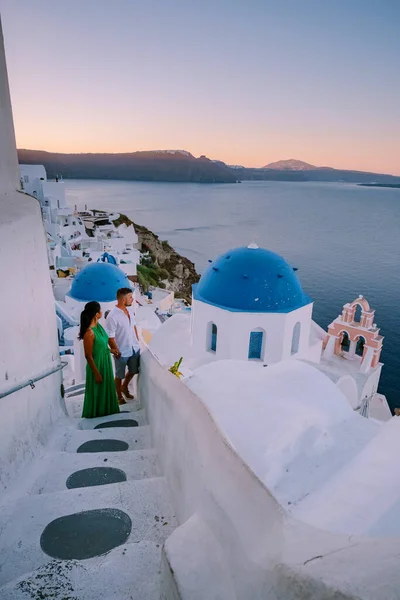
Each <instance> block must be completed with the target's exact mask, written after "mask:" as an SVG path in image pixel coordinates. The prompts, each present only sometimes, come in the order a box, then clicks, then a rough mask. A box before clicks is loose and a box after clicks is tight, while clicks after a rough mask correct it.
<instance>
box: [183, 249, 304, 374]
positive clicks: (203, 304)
mask: <svg viewBox="0 0 400 600" xmlns="http://www.w3.org/2000/svg"><path fill="white" fill-rule="evenodd" d="M312 308H313V302H312V300H311V298H309V296H307V295H306V294H305V293H304V292H303V290H302V287H301V284H300V281H299V279H298V277H297V275H296V270H295V269H294V268H293V267H292V266H291V265H290V264H289V263H288V262H286V260H285V259H283V258H282V257H281V256H279V255H278V254H275V253H274V252H270V251H269V250H265V249H263V248H259V247H258V246H256V245H255V244H252V245H250V246H248V247H243V248H235V249H234V250H230V251H229V252H226V253H225V254H223V255H221V256H220V257H219V258H217V259H216V260H215V261H214V262H213V263H211V264H210V266H209V267H208V268H207V270H206V271H205V272H204V273H203V275H202V277H201V279H200V281H199V283H198V284H196V285H195V286H194V287H193V302H192V323H191V335H192V345H193V347H194V350H195V352H196V354H200V355H201V354H202V353H208V354H209V355H213V356H215V358H216V359H217V360H221V359H228V358H229V359H237V360H254V361H261V362H263V363H265V364H272V363H275V362H279V361H281V360H284V359H286V358H290V357H291V356H293V357H296V358H300V357H304V358H307V357H308V355H309V350H310V348H309V346H310V341H309V340H310V328H311V321H312Z"/></svg>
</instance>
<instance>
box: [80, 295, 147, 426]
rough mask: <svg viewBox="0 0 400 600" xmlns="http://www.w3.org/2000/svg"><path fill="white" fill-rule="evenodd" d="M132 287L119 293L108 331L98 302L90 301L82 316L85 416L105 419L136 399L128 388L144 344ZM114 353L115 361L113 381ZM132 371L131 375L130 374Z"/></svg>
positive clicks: (136, 370)
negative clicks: (128, 400)
mask: <svg viewBox="0 0 400 600" xmlns="http://www.w3.org/2000/svg"><path fill="white" fill-rule="evenodd" d="M133 302H134V300H133V295H132V290H131V289H130V288H121V289H119V290H118V291H117V304H116V306H115V307H114V308H113V309H112V310H111V311H110V312H109V314H108V315H107V319H106V326H105V327H106V329H104V328H103V327H102V326H101V325H100V323H99V319H101V317H102V312H101V306H100V304H99V303H98V302H88V304H86V306H85V308H84V310H83V311H82V313H81V328H80V332H79V339H81V340H83V347H84V351H85V358H86V360H87V365H86V388H85V400H84V404H83V412H82V417H86V418H93V417H104V416H106V415H112V414H114V413H118V412H119V405H120V404H126V399H133V396H132V394H131V393H130V392H129V389H128V385H129V383H130V381H131V380H132V378H133V377H134V375H136V374H137V373H139V364H140V345H139V336H138V332H137V328H136V322H135V313H134V311H133V308H132V304H133ZM110 352H111V354H113V355H114V361H115V379H114V378H113V371H112V364H111V356H110ZM126 369H128V372H126Z"/></svg>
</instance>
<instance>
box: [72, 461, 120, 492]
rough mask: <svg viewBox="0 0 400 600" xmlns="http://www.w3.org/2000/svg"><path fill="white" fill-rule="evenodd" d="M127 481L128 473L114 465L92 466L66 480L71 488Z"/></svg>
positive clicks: (76, 472)
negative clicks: (115, 467)
mask: <svg viewBox="0 0 400 600" xmlns="http://www.w3.org/2000/svg"><path fill="white" fill-rule="evenodd" d="M121 481H126V473H124V472H123V471H121V469H114V468H113V467H92V468H90V469H82V470H80V471H75V473H72V475H70V476H69V477H68V479H67V481H66V486H67V488H68V489H69V490H71V489H74V488H82V487H92V486H95V485H108V484H109V483H120V482H121Z"/></svg>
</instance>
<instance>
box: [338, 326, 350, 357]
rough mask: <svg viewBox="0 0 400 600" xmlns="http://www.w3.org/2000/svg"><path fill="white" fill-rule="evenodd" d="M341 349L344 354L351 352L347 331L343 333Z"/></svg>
mask: <svg viewBox="0 0 400 600" xmlns="http://www.w3.org/2000/svg"><path fill="white" fill-rule="evenodd" d="M340 347H341V349H342V350H343V351H344V352H348V351H349V350H350V338H349V334H348V333H347V331H343V333H342V341H341V343H340Z"/></svg>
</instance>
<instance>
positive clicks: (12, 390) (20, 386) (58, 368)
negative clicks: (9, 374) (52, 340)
mask: <svg viewBox="0 0 400 600" xmlns="http://www.w3.org/2000/svg"><path fill="white" fill-rule="evenodd" d="M67 364H68V363H67V362H65V361H62V362H61V363H60V364H59V365H57V366H56V367H54V368H53V369H51V370H50V371H46V373H43V374H42V375H38V376H37V377H33V378H32V379H28V380H27V381H25V382H24V383H19V384H18V385H14V387H12V388H10V389H9V390H7V391H6V392H1V393H0V399H1V398H5V397H6V396H10V394H14V393H15V392H18V391H19V390H22V389H24V388H26V387H28V385H30V386H31V388H32V389H34V388H35V383H36V382H37V381H40V380H41V379H45V378H46V377H49V376H50V375H53V374H54V373H57V371H61V369H63V368H64V367H66V366H67Z"/></svg>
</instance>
